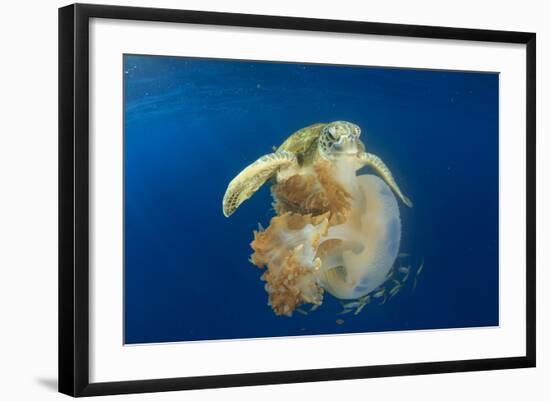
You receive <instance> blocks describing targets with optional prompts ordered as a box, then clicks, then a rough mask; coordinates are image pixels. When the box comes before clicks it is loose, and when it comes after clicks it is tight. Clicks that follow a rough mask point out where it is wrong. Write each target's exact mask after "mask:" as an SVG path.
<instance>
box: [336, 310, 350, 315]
mask: <svg viewBox="0 0 550 401" xmlns="http://www.w3.org/2000/svg"><path fill="white" fill-rule="evenodd" d="M350 312H353V309H344V310H343V311H341V312H339V313H338V314H339V315H346V314H348V313H350Z"/></svg>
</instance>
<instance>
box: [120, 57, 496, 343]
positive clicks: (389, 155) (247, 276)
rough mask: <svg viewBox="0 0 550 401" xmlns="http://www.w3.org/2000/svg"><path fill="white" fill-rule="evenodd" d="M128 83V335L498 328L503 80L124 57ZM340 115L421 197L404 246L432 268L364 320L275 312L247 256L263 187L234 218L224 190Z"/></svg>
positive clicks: (262, 209)
mask: <svg viewBox="0 0 550 401" xmlns="http://www.w3.org/2000/svg"><path fill="white" fill-rule="evenodd" d="M124 78H125V79H124V89H125V132H124V139H125V145H124V156H125V161H124V167H125V170H124V171H125V176H124V178H125V187H124V189H125V200H124V210H125V216H124V228H125V289H124V290H125V292H124V294H125V295H124V297H125V341H126V343H147V342H165V341H186V340H204V339H228V338H243V337H266V336H267V337H272V336H287V335H301V334H308V335H311V334H320V333H342V332H366V331H387V330H406V329H408V330H410V329H428V328H452V327H472V326H488V325H497V324H498V74H489V73H469V72H468V73H467V72H450V71H428V70H411V69H389V68H372V67H343V66H326V65H309V64H280V63H265V62H243V61H230V60H203V59H190V58H175V57H157V56H134V55H126V56H125V58H124ZM333 120H349V121H352V122H355V123H356V124H358V125H359V126H361V128H362V130H363V132H362V135H361V137H362V139H363V142H364V143H365V144H366V146H367V150H368V151H371V152H373V153H375V154H377V155H379V156H380V157H382V159H383V160H384V161H385V162H386V163H387V164H388V166H389V167H390V168H391V170H392V172H393V174H394V176H395V178H396V180H397V182H398V183H399V185H400V187H401V189H402V190H403V192H404V193H405V194H407V195H408V196H409V197H410V198H411V199H412V200H413V202H414V205H415V206H414V208H413V209H407V208H406V207H403V205H402V203H400V205H401V206H400V207H401V213H402V220H403V239H402V246H401V251H402V252H407V253H410V254H411V255H412V258H411V260H412V262H413V264H414V265H416V266H417V265H418V263H419V261H420V260H421V259H422V258H425V260H426V263H425V268H424V271H423V273H422V275H421V276H420V277H419V278H420V279H419V281H418V285H417V288H416V290H415V291H414V292H412V291H411V289H410V288H409V289H408V290H403V291H402V292H400V293H399V294H397V295H396V296H395V297H394V298H392V299H391V300H390V301H388V302H387V303H386V304H384V305H379V306H376V305H369V306H367V307H366V308H365V309H364V310H363V311H362V313H361V314H359V315H357V316H354V315H353V314H347V315H344V316H338V315H337V313H338V312H339V311H341V310H342V307H341V305H340V303H339V302H338V301H337V300H335V299H334V298H333V297H332V296H330V295H329V294H326V296H325V301H324V303H323V305H322V306H321V307H320V308H319V309H318V310H317V311H315V312H313V313H311V314H309V315H308V316H302V315H300V314H295V315H294V316H293V317H292V318H287V317H277V316H275V315H274V313H273V312H272V310H271V308H270V307H269V306H268V305H267V294H266V293H265V291H264V288H263V282H261V281H260V276H261V274H262V271H261V270H260V269H258V268H256V267H255V266H253V265H251V264H250V263H249V262H248V261H247V260H248V257H249V255H250V253H251V249H250V246H249V243H250V241H251V240H252V230H253V229H255V228H256V227H257V224H258V222H261V223H262V224H263V225H264V226H267V225H268V223H269V219H270V217H271V215H272V211H270V204H271V198H270V195H269V190H268V187H267V186H266V187H265V188H262V189H261V190H260V192H259V193H257V194H256V195H255V196H254V197H253V198H252V199H250V200H249V201H247V202H246V203H244V204H243V205H241V207H240V208H239V209H238V210H237V212H236V213H235V214H234V215H233V216H231V218H229V219H227V218H225V217H224V216H223V214H222V208H221V205H222V197H223V194H224V191H225V189H226V186H227V184H228V182H229V181H230V180H231V179H232V178H233V177H234V176H235V175H236V174H237V173H238V172H239V171H240V170H241V169H242V168H243V167H245V166H246V165H247V164H249V163H250V162H252V161H254V160H256V159H257V158H258V157H259V156H261V155H263V154H265V153H268V152H270V151H271V149H272V146H277V145H279V144H280V143H281V142H282V141H283V140H284V139H285V138H286V137H288V136H289V135H290V134H291V133H292V132H294V131H295V130H297V129H299V128H302V127H304V126H307V125H309V124H312V123H316V122H328V121H333ZM337 318H341V319H343V320H344V323H343V324H336V319H337ZM340 323H341V322H340Z"/></svg>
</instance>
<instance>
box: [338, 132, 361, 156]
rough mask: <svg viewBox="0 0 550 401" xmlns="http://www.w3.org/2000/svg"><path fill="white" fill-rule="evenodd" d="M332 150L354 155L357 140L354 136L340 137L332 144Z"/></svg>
mask: <svg viewBox="0 0 550 401" xmlns="http://www.w3.org/2000/svg"><path fill="white" fill-rule="evenodd" d="M333 147H334V150H335V151H336V152H338V153H356V152H357V140H356V138H355V136H354V135H342V136H340V138H338V141H337V142H335V143H334V144H333Z"/></svg>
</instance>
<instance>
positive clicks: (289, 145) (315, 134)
mask: <svg viewBox="0 0 550 401" xmlns="http://www.w3.org/2000/svg"><path fill="white" fill-rule="evenodd" d="M325 125H326V124H324V123H319V124H313V125H310V126H308V127H305V128H302V129H300V130H298V131H296V132H295V133H293V134H292V135H290V136H289V137H288V138H287V139H286V140H285V141H284V142H283V143H282V144H281V146H279V148H278V149H277V151H281V150H286V151H289V152H292V153H294V154H296V156H300V155H303V154H304V153H306V152H307V151H308V150H309V149H310V147H311V146H312V145H313V144H314V143H315V140H316V139H317V138H319V136H320V135H321V131H322V129H323V127H324V126H325Z"/></svg>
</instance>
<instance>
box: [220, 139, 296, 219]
mask: <svg viewBox="0 0 550 401" xmlns="http://www.w3.org/2000/svg"><path fill="white" fill-rule="evenodd" d="M292 165H296V166H297V159H296V155H295V154H294V153H292V152H288V151H285V150H281V151H278V152H275V153H269V154H267V155H264V156H262V157H260V158H259V159H258V160H256V161H255V162H254V163H252V164H250V165H249V166H248V167H246V168H245V169H244V170H243V171H241V172H240V173H239V174H238V175H237V176H236V177H235V178H233V180H231V182H230V183H229V185H228V186H227V190H226V191H225V195H224V197H223V214H224V215H225V217H229V216H231V215H232V214H233V212H235V210H237V208H238V207H239V205H240V204H241V203H243V202H244V201H245V200H247V199H248V198H250V197H251V196H252V195H254V193H255V192H256V191H257V190H258V189H259V188H260V187H261V186H262V185H263V184H264V183H265V182H266V181H267V180H268V179H269V178H271V177H272V176H273V175H274V174H275V173H277V171H279V170H280V169H283V168H286V167H290V166H292Z"/></svg>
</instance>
